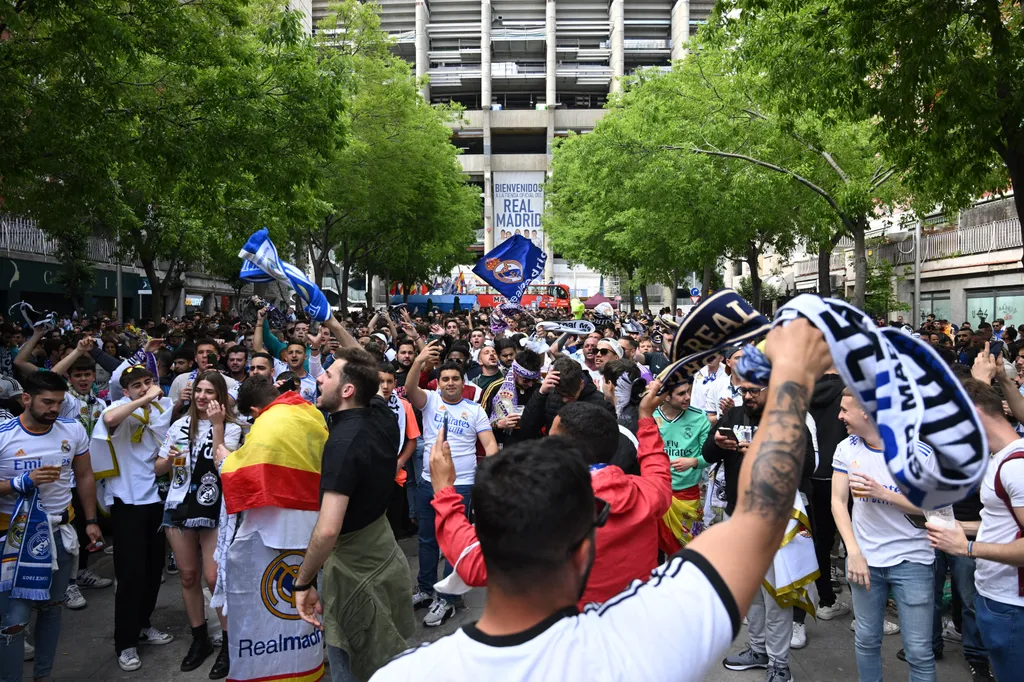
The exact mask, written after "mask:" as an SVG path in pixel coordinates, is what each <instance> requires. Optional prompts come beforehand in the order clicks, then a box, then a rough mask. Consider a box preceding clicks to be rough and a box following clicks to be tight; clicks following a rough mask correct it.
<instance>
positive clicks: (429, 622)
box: [423, 596, 455, 628]
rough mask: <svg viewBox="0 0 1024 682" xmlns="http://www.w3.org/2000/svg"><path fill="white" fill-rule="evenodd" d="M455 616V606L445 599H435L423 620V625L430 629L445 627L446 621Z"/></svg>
mask: <svg viewBox="0 0 1024 682" xmlns="http://www.w3.org/2000/svg"><path fill="white" fill-rule="evenodd" d="M454 615H455V604H452V603H451V602H450V601H448V600H447V599H445V598H444V597H440V596H438V597H434V602H433V603H432V604H431V605H430V610H429V611H427V615H426V616H424V618H423V624H424V625H426V626H427V627H428V628H436V627H437V626H439V625H443V624H444V622H445V621H446V620H448V619H449V618H451V617H452V616H454Z"/></svg>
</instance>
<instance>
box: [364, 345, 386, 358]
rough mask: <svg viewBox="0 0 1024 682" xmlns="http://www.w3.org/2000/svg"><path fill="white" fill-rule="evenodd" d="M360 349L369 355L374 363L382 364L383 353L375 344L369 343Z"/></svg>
mask: <svg viewBox="0 0 1024 682" xmlns="http://www.w3.org/2000/svg"><path fill="white" fill-rule="evenodd" d="M362 348H363V350H364V351H366V352H367V353H369V354H370V357H372V358H373V359H374V360H375V361H376V362H384V351H382V350H381V349H380V346H379V345H378V344H377V343H375V342H373V341H370V342H369V343H367V344H366V345H365V346H363V347H362Z"/></svg>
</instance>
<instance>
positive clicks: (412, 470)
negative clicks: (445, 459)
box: [405, 436, 423, 520]
mask: <svg viewBox="0 0 1024 682" xmlns="http://www.w3.org/2000/svg"><path fill="white" fill-rule="evenodd" d="M405 470H406V472H408V474H409V480H408V482H407V483H406V484H405V495H406V499H407V500H408V501H409V518H410V519H413V520H415V519H416V493H417V491H418V489H419V487H420V478H421V477H422V474H423V436H419V437H418V438H417V439H416V452H415V453H413V456H412V457H410V458H409V461H408V462H406V463H405Z"/></svg>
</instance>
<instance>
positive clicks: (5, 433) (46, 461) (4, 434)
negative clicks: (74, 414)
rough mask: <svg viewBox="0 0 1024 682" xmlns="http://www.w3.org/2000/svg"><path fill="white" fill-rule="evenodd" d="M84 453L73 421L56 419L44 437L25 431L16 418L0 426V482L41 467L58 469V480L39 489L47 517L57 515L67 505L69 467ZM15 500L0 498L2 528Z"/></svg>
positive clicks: (84, 440)
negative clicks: (58, 467) (59, 470)
mask: <svg viewBox="0 0 1024 682" xmlns="http://www.w3.org/2000/svg"><path fill="white" fill-rule="evenodd" d="M88 453H89V438H88V436H86V435H85V428H84V427H83V426H82V425H81V424H79V423H78V421H77V420H75V419H64V418H63V417H59V418H58V419H57V421H56V422H54V423H53V425H52V426H50V428H49V429H48V430H47V431H46V432H44V433H33V432H31V431H28V430H26V429H25V427H24V426H23V425H22V423H21V419H20V418H18V419H11V420H9V421H6V422H4V423H3V424H0V478H2V479H5V480H6V479H11V478H16V477H18V476H21V475H22V474H24V473H25V472H28V471H32V470H33V469H36V468H38V467H41V466H44V465H45V466H52V465H59V466H60V467H61V474H60V478H59V479H57V480H56V481H54V482H53V483H47V484H45V485H42V486H39V499H40V501H41V503H42V507H43V510H44V511H45V512H46V513H47V514H61V513H63V512H64V510H66V509H67V508H68V506H69V505H70V504H71V487H72V472H71V463H72V461H73V460H74V458H75V457H82V456H84V455H87V454H88ZM17 499H18V496H17V494H11V495H3V496H0V515H2V516H0V518H2V519H3V523H4V526H5V527H6V522H7V519H9V518H10V515H11V512H13V511H14V503H15V502H16V501H17Z"/></svg>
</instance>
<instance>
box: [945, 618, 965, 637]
mask: <svg viewBox="0 0 1024 682" xmlns="http://www.w3.org/2000/svg"><path fill="white" fill-rule="evenodd" d="M942 639H944V640H946V641H947V642H961V641H963V636H962V635H961V634H960V632H959V631H958V630H957V629H956V625H953V619H952V618H947V619H945V620H943V621H942Z"/></svg>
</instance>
